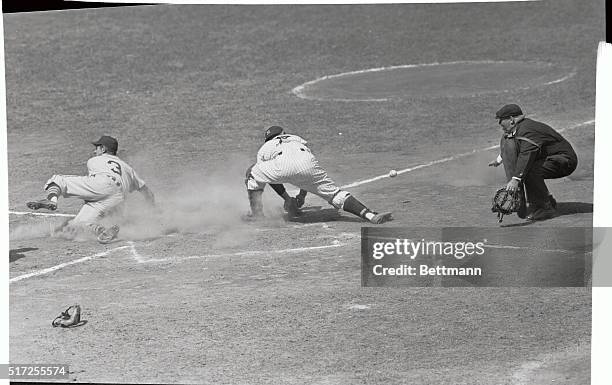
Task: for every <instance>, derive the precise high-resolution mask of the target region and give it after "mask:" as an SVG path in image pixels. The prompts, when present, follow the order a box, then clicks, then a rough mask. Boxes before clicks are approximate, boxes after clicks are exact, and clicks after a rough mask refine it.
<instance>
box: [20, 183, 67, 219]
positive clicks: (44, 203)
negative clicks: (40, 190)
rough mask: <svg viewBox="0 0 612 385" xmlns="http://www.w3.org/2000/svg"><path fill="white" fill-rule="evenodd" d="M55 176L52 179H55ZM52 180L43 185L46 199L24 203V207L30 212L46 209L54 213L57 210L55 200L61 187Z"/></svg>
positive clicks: (60, 191) (59, 193)
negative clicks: (30, 210)
mask: <svg viewBox="0 0 612 385" xmlns="http://www.w3.org/2000/svg"><path fill="white" fill-rule="evenodd" d="M56 177H57V175H54V176H53V178H56ZM53 178H51V179H49V181H47V183H46V184H45V191H46V193H47V197H46V198H44V199H41V200H38V201H30V202H27V203H26V206H28V208H30V209H32V210H39V209H46V210H50V211H55V210H56V209H57V199H58V197H59V196H60V195H61V193H62V189H61V187H60V186H59V185H58V184H57V183H55V182H53V181H52V180H53Z"/></svg>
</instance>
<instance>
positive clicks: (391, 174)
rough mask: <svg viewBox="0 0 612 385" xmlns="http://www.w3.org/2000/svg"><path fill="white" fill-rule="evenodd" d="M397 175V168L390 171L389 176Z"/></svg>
mask: <svg viewBox="0 0 612 385" xmlns="http://www.w3.org/2000/svg"><path fill="white" fill-rule="evenodd" d="M396 176H397V171H395V170H391V171H389V177H390V178H394V177H396Z"/></svg>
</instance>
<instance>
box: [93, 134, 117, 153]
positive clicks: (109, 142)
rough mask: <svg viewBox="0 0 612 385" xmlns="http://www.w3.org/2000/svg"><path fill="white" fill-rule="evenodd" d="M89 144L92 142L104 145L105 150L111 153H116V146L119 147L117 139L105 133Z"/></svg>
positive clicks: (96, 144)
mask: <svg viewBox="0 0 612 385" xmlns="http://www.w3.org/2000/svg"><path fill="white" fill-rule="evenodd" d="M91 144H93V145H94V146H104V147H106V151H108V152H112V153H117V148H119V143H118V142H117V139H115V138H113V137H112V136H107V135H103V136H102V137H100V139H98V140H96V141H95V142H91Z"/></svg>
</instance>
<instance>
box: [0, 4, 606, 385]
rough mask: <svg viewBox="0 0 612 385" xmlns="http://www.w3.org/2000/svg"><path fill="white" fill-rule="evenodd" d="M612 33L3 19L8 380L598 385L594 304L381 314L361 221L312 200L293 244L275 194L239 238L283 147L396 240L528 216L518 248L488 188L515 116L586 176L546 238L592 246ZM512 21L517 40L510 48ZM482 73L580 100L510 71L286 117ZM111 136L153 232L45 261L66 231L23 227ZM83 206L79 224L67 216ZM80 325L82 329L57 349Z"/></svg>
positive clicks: (550, 294) (553, 294)
mask: <svg viewBox="0 0 612 385" xmlns="http://www.w3.org/2000/svg"><path fill="white" fill-rule="evenodd" d="M602 10H603V4H597V3H588V4H582V3H579V2H574V1H569V0H567V1H566V0H564V1H559V2H555V8H554V9H552V7H550V6H549V4H547V2H537V3H520V4H510V3H501V4H494V5H493V4H463V5H462V4H444V5H443V4H437V5H433V4H429V5H417V4H415V5H408V4H399V5H359V6H357V5H337V6H316V5H309V6H218V5H215V6H212V5H210V6H178V5H177V6H146V7H127V8H125V9H121V8H109V9H95V10H73V11H64V12H47V13H30V14H13V15H4V25H5V49H6V83H7V101H8V133H7V134H8V160H9V162H8V164H9V170H8V171H9V206H10V207H9V210H10V212H11V214H10V216H9V219H10V250H9V263H10V278H9V279H10V281H9V282H10V302H11V305H10V306H11V307H10V358H11V362H39V363H48V362H51V361H53V362H57V363H67V364H69V365H70V371H71V373H70V378H69V379H70V381H77V382H129V383H135V382H144V383H211V384H212V383H227V384H230V383H231V384H278V383H285V384H379V383H388V384H402V383H415V384H454V385H457V384H471V385H474V384H483V385H485V384H487V385H488V384H543V383H551V381H552V380H554V381H555V382H554V383H555V384H588V383H589V370H590V361H589V358H590V334H591V330H590V327H591V295H590V291H589V290H588V289H587V288H551V289H548V288H547V289H543V288H477V287H462V288H444V287H419V288H405V289H404V288H363V287H361V286H360V274H361V271H360V267H361V261H360V235H361V227H362V226H364V225H366V224H365V223H364V222H361V221H360V220H359V219H357V218H355V217H353V216H351V215H350V214H347V213H344V212H338V211H337V210H335V209H333V208H332V207H331V206H329V205H327V203H326V202H324V201H322V200H321V199H319V198H317V197H313V196H309V197H308V198H307V201H306V206H307V207H310V208H311V209H310V211H309V212H308V213H307V214H306V215H305V216H304V217H303V218H302V219H301V220H300V221H296V222H287V221H285V220H284V219H283V216H282V206H281V202H280V201H279V199H278V197H276V196H275V194H274V193H273V192H271V191H267V192H266V193H265V194H264V205H265V211H266V217H267V219H266V220H265V221H263V222H259V223H243V222H241V221H240V215H241V214H243V213H245V212H246V211H247V210H248V201H247V194H246V191H245V189H244V180H243V179H244V170H245V169H246V168H247V167H248V166H249V165H250V164H251V163H252V162H253V161H254V157H255V153H256V151H257V148H258V147H259V145H260V144H261V142H262V134H263V131H264V130H265V128H267V127H268V126H270V125H274V124H278V125H281V126H283V127H285V128H286V129H287V130H288V131H290V132H294V133H296V134H299V135H301V136H303V137H305V138H306V139H307V140H308V141H309V145H310V146H311V148H312V150H313V152H314V153H315V154H316V155H317V157H318V159H319V161H320V163H321V164H322V166H323V167H324V168H325V169H326V170H327V171H328V172H329V174H330V176H331V177H332V178H333V179H334V180H335V181H336V182H337V183H338V185H341V186H346V188H347V189H348V190H349V191H351V192H352V193H353V194H354V195H355V196H357V197H358V198H359V199H360V200H361V201H363V202H364V203H366V204H367V205H368V206H370V207H371V208H372V209H375V210H378V211H393V213H394V216H395V218H396V219H395V220H394V221H393V222H391V223H389V224H385V225H383V226H389V227H390V226H393V227H410V226H430V227H440V226H471V227H474V226H475V227H483V228H491V227H495V228H499V231H500V232H503V231H509V229H508V228H505V227H504V226H506V227H509V228H512V227H516V226H524V225H525V222H523V221H521V220H520V219H518V218H517V217H516V216H509V217H507V218H506V219H505V220H504V222H503V223H502V225H503V226H501V227H500V224H498V223H497V220H496V217H495V215H494V214H492V213H491V211H490V203H489V202H490V199H491V196H492V192H494V191H495V190H496V189H497V188H498V187H500V186H501V185H502V184H503V183H504V177H503V175H502V170H501V169H494V168H491V167H487V163H488V162H489V161H491V160H493V159H494V158H495V156H496V155H497V152H496V148H495V146H496V144H498V143H499V135H500V129H499V128H498V127H497V125H496V121H495V120H494V119H493V115H494V112H495V111H496V110H497V109H498V108H499V107H500V106H501V105H503V104H505V103H508V102H516V103H519V104H520V105H521V106H523V107H524V110H525V111H526V112H527V114H528V115H529V116H530V117H532V118H534V119H536V120H542V121H545V122H547V123H549V124H551V125H552V126H553V127H555V128H557V129H559V130H561V131H562V132H563V135H564V136H565V137H566V138H568V140H570V142H571V143H572V144H573V145H574V147H575V149H576V152H577V153H578V155H579V165H578V169H577V170H576V172H575V173H574V174H572V175H571V176H570V177H567V178H563V179H561V180H555V181H551V182H550V183H549V187H550V189H551V191H552V192H553V193H554V194H555V197H556V198H557V201H558V202H559V216H557V217H556V218H553V219H551V220H549V221H546V222H541V223H532V224H529V225H528V226H532V228H534V229H538V228H544V227H550V228H555V227H590V226H591V225H592V211H593V205H592V202H593V198H592V192H593V143H594V125H593V119H594V105H595V63H596V48H597V42H598V41H599V40H601V39H602V37H603V34H604V29H603V25H604V24H603V12H601V11H602ZM502 17H503V18H509V19H512V20H515V22H514V23H513V24H512V26H510V27H508V28H501V27H500V25H499V20H500V19H501V18H502ZM485 61H493V62H517V63H536V62H537V63H549V64H550V65H553V66H554V68H555V69H556V70H555V71H558V69H563V70H562V71H560V72H559V73H557V72H555V73H554V74H549V75H550V76H552V77H551V78H550V79H553V80H554V79H558V78H563V77H564V76H565V75H566V74H569V73H572V76H568V77H566V78H565V79H563V81H559V82H550V81H549V80H550V79H548V78H547V81H542V82H539V83H538V84H536V85H534V86H533V87H528V88H525V82H526V80H525V79H528V80H527V83H529V79H535V77H536V76H540V75H541V74H535V75H533V77H530V74H528V73H527V74H525V73H523V72H521V73H520V75H521V76H519V78H518V80H517V79H514V78H513V77H512V76H510V75H508V73H507V72H503V71H502V72H503V74H502V75H503V76H505V77H504V79H501V80H499V81H497V80H498V79H495V71H493V72H491V73H488V74H487V76H488V78H487V79H488V80H487V81H486V82H484V83H483V84H479V83H478V76H475V75H474V74H473V73H470V79H471V80H470V82H469V83H470V86H471V87H472V88H470V90H473V89H478V88H479V87H480V88H482V89H483V91H486V93H485V94H479V93H474V92H459V91H458V92H455V93H451V94H445V93H444V92H442V90H441V89H437V88H435V87H434V86H433V85H432V86H431V88H430V87H429V85H427V84H417V85H415V84H407V85H406V86H405V87H413V88H410V89H404V91H402V92H397V90H392V91H393V92H395V93H394V97H393V98H389V99H388V100H385V101H337V100H316V99H315V100H313V99H303V98H300V97H297V96H296V95H295V94H294V93H293V92H292V90H294V89H295V88H296V87H298V86H300V85H303V84H307V83H308V82H312V81H313V80H316V79H321V78H323V77H325V76H330V75H334V74H342V73H350V72H352V71H360V70H364V69H375V68H386V67H393V66H402V65H417V64H424V63H434V62H437V63H447V62H485ZM521 68H523V69H524V70H525V71H527V70H529V66H526V67H521ZM565 69H567V73H566V72H565ZM437 70H438V71H439V70H440V69H439V68H438V69H437ZM502 75H499V76H502ZM549 75H547V76H549ZM553 75H554V76H553ZM557 75H558V76H557ZM454 76H456V74H455V73H453V72H449V73H444V74H441V73H438V74H436V76H432V79H434V80H435V79H436V78H438V79H440V78H441V77H444V78H445V79H447V80H448V79H450V80H449V81H452V80H453V79H454ZM544 77H546V76H544ZM513 80H516V82H513ZM547 82H548V83H549V84H546V83H547ZM519 83H520V84H519ZM376 84H377V85H378V86H380V83H376ZM390 84H391V83H390ZM492 84H493V85H501V86H503V88H504V89H503V90H500V89H499V90H498V89H495V88H494V87H493V86H492ZM513 84H517V87H513ZM332 85H333V84H332ZM393 85H395V86H396V85H397V82H394V83H393ZM419 87H421V89H422V92H419ZM400 88H401V87H400ZM365 89H367V85H366V86H365ZM387 90H388V88H387ZM426 90H434V91H435V92H432V93H427V92H426ZM336 91H338V90H336ZM349 91H350V89H349ZM357 91H358V92H357V93H363V92H364V89H363V88H360V89H358V90H357ZM400 91H401V90H400ZM338 92H339V93H341V94H342V95H344V96H346V92H348V91H347V90H346V89H344V90H340V91H338ZM382 93H384V92H382ZM344 96H343V99H346V98H345V97H344ZM329 99H334V98H333V97H331V98H329ZM101 134H111V135H113V136H116V137H118V139H119V156H120V157H122V158H124V159H126V160H127V161H128V162H129V163H130V164H132V165H133V166H134V167H135V169H136V170H137V171H138V173H139V174H140V176H141V177H143V179H144V180H145V181H146V182H147V184H148V185H149V186H150V187H151V189H152V190H153V191H154V192H155V193H156V195H157V198H158V202H159V208H158V210H156V211H155V212H150V211H148V210H147V209H146V208H145V205H144V204H143V202H142V201H141V199H140V197H133V198H130V200H129V202H128V203H129V206H128V208H127V216H126V217H125V218H123V219H120V218H109V219H108V221H119V224H120V226H121V229H122V230H121V232H120V238H119V239H118V240H117V241H116V242H114V243H111V244H109V245H99V244H98V243H97V242H95V241H94V240H93V239H87V238H84V239H80V240H77V241H72V240H67V239H63V238H60V237H55V236H51V229H52V228H53V227H54V226H56V225H58V224H59V223H61V222H62V221H64V220H66V219H68V218H69V217H66V216H57V215H36V216H34V215H30V214H27V213H26V211H27V208H26V207H25V201H26V200H28V199H34V198H39V197H40V194H41V193H42V191H41V188H42V185H43V184H44V182H45V180H46V179H47V178H48V177H49V176H51V175H52V174H54V173H62V174H83V173H84V172H85V162H86V160H87V159H88V157H89V156H90V155H91V150H92V148H91V145H89V142H90V141H91V140H93V139H95V138H97V137H99V136H100V135H101ZM390 169H395V170H398V171H400V174H399V175H398V176H397V177H395V178H388V177H385V175H387V174H388V172H389V170H390ZM291 191H293V190H291ZM79 205H80V202H75V201H70V200H60V202H59V208H58V213H59V214H64V215H73V214H75V213H76V212H77V210H78V208H79ZM73 303H79V304H80V305H81V306H82V308H83V319H84V320H85V321H87V322H86V323H85V324H84V325H83V326H81V327H78V328H72V329H57V328H52V327H51V321H52V320H53V318H54V317H55V316H57V315H58V314H59V312H60V311H62V310H64V309H65V308H66V307H67V306H68V305H71V304H73Z"/></svg>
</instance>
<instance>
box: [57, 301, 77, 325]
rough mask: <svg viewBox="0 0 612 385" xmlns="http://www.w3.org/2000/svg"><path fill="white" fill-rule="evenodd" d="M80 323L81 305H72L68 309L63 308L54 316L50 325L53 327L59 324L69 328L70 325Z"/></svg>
mask: <svg viewBox="0 0 612 385" xmlns="http://www.w3.org/2000/svg"><path fill="white" fill-rule="evenodd" d="M80 323H81V306H80V305H72V306H70V307H69V308H68V309H66V310H64V311H63V312H62V313H61V314H60V315H58V316H57V317H55V319H54V320H53V322H51V325H53V327H58V326H61V327H63V328H69V327H72V326H78V325H79V324H80Z"/></svg>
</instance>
